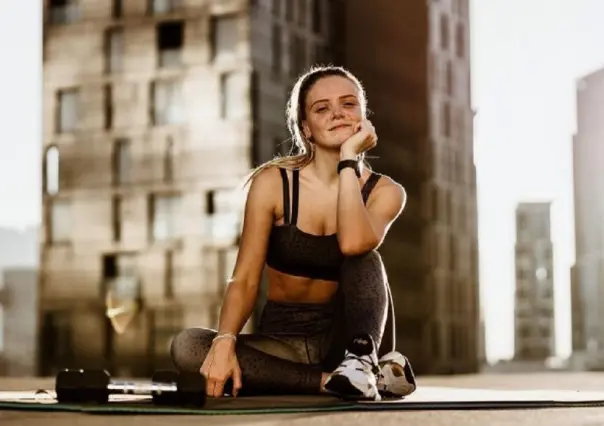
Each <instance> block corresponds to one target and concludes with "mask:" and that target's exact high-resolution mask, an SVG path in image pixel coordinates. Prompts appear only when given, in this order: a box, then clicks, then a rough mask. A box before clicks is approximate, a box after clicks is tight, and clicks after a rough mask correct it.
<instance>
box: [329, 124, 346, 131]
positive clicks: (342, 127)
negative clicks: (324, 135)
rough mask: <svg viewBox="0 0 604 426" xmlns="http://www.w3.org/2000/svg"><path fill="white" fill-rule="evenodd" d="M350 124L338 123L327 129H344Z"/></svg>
mask: <svg viewBox="0 0 604 426" xmlns="http://www.w3.org/2000/svg"><path fill="white" fill-rule="evenodd" d="M350 126H351V125H350V124H339V125H337V126H335V127H332V128H331V129H329V131H333V130H340V129H345V128H349V127H350Z"/></svg>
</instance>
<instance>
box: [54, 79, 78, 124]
mask: <svg viewBox="0 0 604 426" xmlns="http://www.w3.org/2000/svg"><path fill="white" fill-rule="evenodd" d="M57 103H58V114H57V131H58V132H59V133H70V132H73V131H75V130H76V126H77V123H78V118H79V115H78V107H79V90H78V89H65V90H60V91H59V93H58V95H57Z"/></svg>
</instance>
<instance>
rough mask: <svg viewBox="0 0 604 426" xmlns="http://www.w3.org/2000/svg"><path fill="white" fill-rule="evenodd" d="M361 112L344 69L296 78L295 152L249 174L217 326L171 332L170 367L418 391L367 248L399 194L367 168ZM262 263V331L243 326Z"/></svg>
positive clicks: (276, 381) (246, 382) (367, 127)
mask: <svg viewBox="0 0 604 426" xmlns="http://www.w3.org/2000/svg"><path fill="white" fill-rule="evenodd" d="M366 111H367V109H366V97H365V93H364V90H363V87H362V86H361V84H360V82H359V81H358V80H357V79H356V78H355V77H354V76H353V75H352V74H351V73H350V72H348V71H347V70H345V69H343V68H340V67H319V68H313V69H311V70H310V71H309V72H308V73H307V74H305V75H303V76H302V77H300V79H299V80H298V81H297V83H296V84H295V85H294V88H293V90H292V93H291V97H290V100H289V102H288V109H287V115H288V127H289V130H290V132H291V136H292V139H293V143H294V144H295V147H296V148H297V149H298V153H297V154H296V155H291V156H287V157H284V158H277V159H275V160H272V161H270V162H268V163H266V164H264V165H262V166H260V167H259V168H258V169H256V170H255V171H254V173H252V176H251V178H250V181H251V185H250V190H249V193H248V198H247V202H246V207H245V215H244V225H243V231H242V235H241V241H240V247H239V253H238V257H237V262H236V265H235V268H234V272H233V276H232V279H231V280H230V282H229V285H228V287H227V290H226V293H225V297H224V301H223V305H222V310H221V314H220V320H219V325H218V330H217V331H214V330H209V329H203V328H193V329H188V330H184V331H182V332H181V333H179V334H178V335H177V336H176V337H175V338H174V340H173V342H172V347H171V351H172V359H173V362H174V364H175V366H176V367H177V369H178V370H180V371H200V372H201V374H204V375H205V376H206V378H207V394H208V395H209V396H213V397H219V396H222V395H224V394H225V393H227V394H231V395H234V396H237V395H238V394H247V395H259V394H283V393H290V394H291V393H298V394H300V393H306V394H309V393H310V394H313V393H319V392H327V393H330V394H336V395H339V396H341V397H344V398H357V399H370V400H380V399H381V396H383V395H394V396H399V397H400V396H404V395H407V394H409V393H411V392H413V391H414V390H415V380H414V377H413V372H412V370H411V366H410V365H409V363H408V361H407V359H406V358H405V357H404V356H402V355H401V354H399V353H397V352H394V351H393V350H394V330H393V326H392V320H393V318H392V316H393V312H392V302H391V299H392V298H391V296H390V290H389V286H388V283H387V281H386V275H385V272H384V267H383V264H382V261H381V258H380V256H379V254H378V253H377V252H376V251H375V250H376V249H377V248H378V247H379V245H380V244H381V242H382V240H383V239H384V236H385V235H386V232H387V230H388V229H389V227H390V225H391V224H392V222H393V221H394V220H395V219H396V218H397V217H398V215H399V214H400V213H401V211H402V209H403V207H404V204H405V196H406V195H405V192H404V190H403V188H402V187H401V186H400V185H398V184H397V183H395V182H394V181H392V180H391V179H389V178H387V177H386V176H383V175H380V174H377V173H373V172H371V171H370V170H368V169H367V168H366V167H364V163H363V159H364V153H365V152H367V151H368V150H369V149H371V148H373V147H374V146H375V145H376V143H377V136H376V134H375V130H374V128H373V126H372V124H371V123H370V122H369V121H368V120H367V118H366ZM265 265H266V266H267V271H268V280H269V287H268V294H267V302H266V305H265V307H264V310H263V313H262V315H261V319H260V324H259V326H258V333H256V334H248V335H245V334H242V335H239V332H240V331H241V329H242V328H243V326H244V325H245V323H246V322H247V320H248V319H249V317H250V315H251V313H252V311H253V309H254V307H255V304H256V301H257V294H258V289H259V283H260V279H261V274H262V271H263V269H264V266H265ZM387 319H388V323H387ZM386 329H388V332H386ZM378 356H381V359H379V360H378Z"/></svg>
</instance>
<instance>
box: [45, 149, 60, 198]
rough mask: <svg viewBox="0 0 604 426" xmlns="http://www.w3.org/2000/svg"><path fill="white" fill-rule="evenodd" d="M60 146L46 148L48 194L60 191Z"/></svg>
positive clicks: (46, 185)
mask: <svg viewBox="0 0 604 426" xmlns="http://www.w3.org/2000/svg"><path fill="white" fill-rule="evenodd" d="M59 157H60V156H59V148H57V147H56V146H51V147H50V148H48V149H47V150H46V158H45V159H44V183H45V189H46V193H47V194H48V195H56V194H57V193H58V192H59V182H60V181H59V165H60V158H59Z"/></svg>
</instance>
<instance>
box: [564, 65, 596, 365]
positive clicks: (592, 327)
mask: <svg viewBox="0 0 604 426" xmlns="http://www.w3.org/2000/svg"><path fill="white" fill-rule="evenodd" d="M576 99H577V100H576V102H577V132H576V134H575V135H574V140H573V177H574V203H575V253H576V255H575V259H576V260H575V264H574V266H573V267H572V269H571V295H572V333H573V355H574V356H576V359H582V360H583V361H585V362H586V367H587V368H597V369H602V368H604V221H603V220H602V218H604V144H603V143H602V140H604V123H603V122H602V120H601V117H602V114H601V111H602V108H604V69H602V70H599V71H596V72H594V73H591V74H589V75H587V76H584V77H583V78H581V79H580V80H579V82H578V84H577V95H576Z"/></svg>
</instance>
